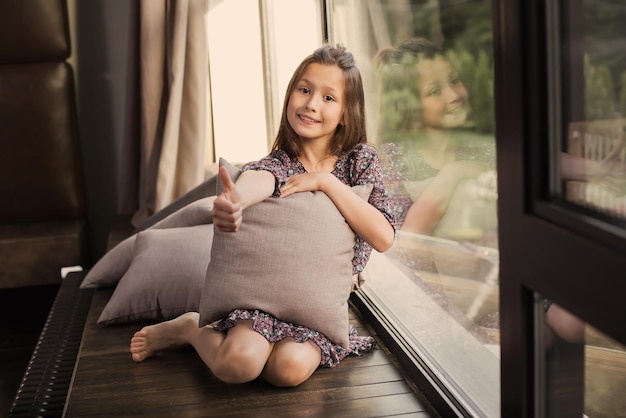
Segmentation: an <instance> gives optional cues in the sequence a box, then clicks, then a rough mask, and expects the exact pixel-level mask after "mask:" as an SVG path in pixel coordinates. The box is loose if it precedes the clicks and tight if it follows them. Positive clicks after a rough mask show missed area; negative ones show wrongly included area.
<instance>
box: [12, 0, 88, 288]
mask: <svg viewBox="0 0 626 418" xmlns="http://www.w3.org/2000/svg"><path fill="white" fill-rule="evenodd" d="M70 52H71V49H70V36H69V24H68V12H67V4H66V1H65V0H0V200H1V203H0V289H1V288H15V287H23V286H35V285H49V284H59V283H60V282H61V274H60V269H61V267H65V266H74V265H83V264H84V256H85V254H88V251H87V248H85V247H86V242H87V240H86V239H85V232H86V222H85V219H86V217H85V204H84V200H85V199H84V191H83V184H82V175H81V172H82V170H81V159H80V149H79V140H78V126H77V117H76V103H75V92H74V75H73V72H72V68H71V66H70V64H69V63H68V62H67V59H68V58H69V56H70Z"/></svg>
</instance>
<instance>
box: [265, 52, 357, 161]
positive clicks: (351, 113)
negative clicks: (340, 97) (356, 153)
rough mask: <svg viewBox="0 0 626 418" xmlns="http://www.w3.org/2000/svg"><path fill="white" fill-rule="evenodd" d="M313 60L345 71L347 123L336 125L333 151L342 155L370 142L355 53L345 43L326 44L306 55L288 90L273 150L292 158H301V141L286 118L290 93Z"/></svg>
mask: <svg viewBox="0 0 626 418" xmlns="http://www.w3.org/2000/svg"><path fill="white" fill-rule="evenodd" d="M313 63H317V64H323V65H336V66H337V67H339V68H340V69H341V70H342V71H343V76H344V79H345V90H344V93H345V98H344V100H345V108H344V115H343V120H344V124H343V125H339V126H337V130H336V131H335V135H334V136H333V139H332V141H331V144H330V152H331V154H332V155H334V156H336V157H341V156H342V155H344V154H346V153H348V152H350V151H351V150H352V149H353V148H354V147H355V146H356V145H357V144H360V143H365V142H367V136H366V132H365V93H364V92H363V80H362V79H361V72H360V71H359V69H358V67H357V66H356V63H355V61H354V57H353V56H352V53H350V52H348V50H347V49H346V48H345V47H344V46H342V45H337V46H331V45H324V46H322V47H320V48H318V49H316V50H315V51H314V52H313V53H312V54H311V55H309V56H308V57H306V58H305V59H304V60H303V61H302V62H301V63H300V65H299V66H298V68H296V71H295V72H294V73H293V76H292V77H291V81H289V85H288V87H287V92H286V93H285V101H284V105H283V112H282V116H281V119H280V127H279V128H278V134H277V135H276V139H275V140H274V144H273V145H272V151H275V150H279V149H280V150H283V151H285V152H286V153H287V155H289V157H291V158H295V157H298V156H299V155H300V154H301V153H302V141H301V140H300V137H299V136H298V134H297V133H296V132H295V131H294V130H293V128H292V127H291V126H290V125H289V122H288V120H287V107H288V105H289V98H290V96H291V93H292V92H293V91H294V89H295V88H296V85H297V83H298V82H299V81H300V78H301V77H302V75H303V74H304V72H305V71H306V69H307V67H308V66H309V64H313Z"/></svg>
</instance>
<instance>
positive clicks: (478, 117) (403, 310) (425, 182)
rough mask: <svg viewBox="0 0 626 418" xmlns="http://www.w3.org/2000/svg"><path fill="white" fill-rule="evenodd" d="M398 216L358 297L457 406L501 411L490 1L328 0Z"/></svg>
mask: <svg viewBox="0 0 626 418" xmlns="http://www.w3.org/2000/svg"><path fill="white" fill-rule="evenodd" d="M329 3H330V5H331V6H330V9H329V14H330V15H331V16H332V19H331V24H332V25H331V33H330V34H331V38H332V39H331V40H332V41H333V42H341V43H343V44H345V45H347V46H348V47H349V48H350V49H351V50H352V51H353V52H354V53H355V54H356V56H357V60H358V62H359V66H360V68H361V69H362V72H363V75H364V78H365V85H366V89H367V91H366V99H367V102H368V107H367V111H368V115H367V116H368V120H369V122H370V125H369V132H368V135H369V139H370V142H373V143H375V144H376V145H377V147H378V148H379V150H380V153H381V155H382V159H383V169H384V173H385V178H386V181H387V189H388V190H389V191H390V193H391V194H392V199H393V202H394V210H395V211H396V216H397V217H398V220H399V221H400V224H401V226H400V230H399V231H398V234H397V238H396V241H395V243H394V245H393V247H392V248H391V249H390V250H389V251H387V252H385V253H384V254H378V253H375V254H374V255H373V256H372V259H371V261H370V263H369V264H368V266H367V268H366V270H365V272H364V274H363V275H362V279H364V280H363V281H362V285H361V289H360V291H359V292H361V294H362V295H363V296H364V298H367V299H368V300H369V301H370V302H371V303H372V304H373V305H375V306H376V307H377V309H380V311H381V312H382V315H383V316H384V317H385V319H386V320H387V321H388V322H389V323H391V325H392V327H393V329H394V332H395V333H396V335H397V336H398V337H399V338H400V339H402V340H403V341H404V343H405V344H406V345H407V347H408V350H409V351H411V352H412V353H415V355H416V356H417V357H418V358H419V359H420V363H421V364H422V365H423V366H424V372H425V373H427V374H428V375H429V376H431V377H432V379H433V381H434V382H435V384H436V385H439V386H440V388H441V389H440V390H441V391H443V392H445V393H447V394H448V395H449V396H450V397H452V398H455V399H456V400H455V401H454V402H456V407H457V409H458V410H459V411H461V410H464V411H465V413H469V414H471V415H474V416H498V415H499V393H500V386H499V370H500V368H499V364H500V361H499V355H500V347H499V315H498V294H499V292H498V273H499V262H498V261H499V255H498V242H497V215H496V204H497V188H496V183H497V178H496V166H495V163H496V154H495V137H494V116H493V113H494V103H493V64H492V15H491V1H489V0H471V1H461V2H459V1H446V0H431V1H391V0H389V1H384V0H378V1H368V2H361V1H350V0H334V1H331V2H329Z"/></svg>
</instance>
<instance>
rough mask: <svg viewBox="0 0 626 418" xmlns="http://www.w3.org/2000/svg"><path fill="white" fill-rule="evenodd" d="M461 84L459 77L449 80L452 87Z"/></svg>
mask: <svg viewBox="0 0 626 418" xmlns="http://www.w3.org/2000/svg"><path fill="white" fill-rule="evenodd" d="M461 83H462V82H461V79H460V78H459V77H455V78H452V79H451V80H450V84H452V85H453V86H458V85H459V84H461Z"/></svg>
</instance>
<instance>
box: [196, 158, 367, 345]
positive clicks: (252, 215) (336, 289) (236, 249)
mask: <svg viewBox="0 0 626 418" xmlns="http://www.w3.org/2000/svg"><path fill="white" fill-rule="evenodd" d="M220 164H222V165H228V163H227V162H225V161H221V162H220ZM353 190H355V191H356V192H357V193H359V195H360V196H361V197H362V198H363V199H367V198H368V197H369V194H370V192H371V190H372V186H371V185H364V186H355V187H353ZM355 239H356V236H355V233H354V231H353V230H352V229H351V228H350V226H349V225H348V223H347V222H346V221H345V219H344V218H343V216H342V215H341V213H340V212H339V210H338V209H337V208H336V207H335V205H334V203H333V202H332V201H331V200H330V198H328V196H326V194H324V193H323V192H302V193H296V194H294V195H291V196H289V197H286V198H268V199H266V200H264V201H263V202H261V203H258V204H256V205H254V206H252V207H250V208H248V209H246V210H245V211H244V214H243V222H242V225H241V228H240V230H239V231H238V232H235V233H228V232H222V231H219V230H218V229H215V231H214V238H213V245H212V247H211V262H210V263H209V266H208V269H207V276H206V281H205V283H204V289H203V293H202V298H201V301H200V325H207V324H209V323H211V322H213V321H215V320H217V319H220V318H222V317H224V316H226V315H227V314H228V313H229V312H231V311H232V310H234V309H236V308H241V309H259V310H261V311H264V312H267V313H270V314H272V315H273V316H275V317H276V318H278V319H280V320H282V321H286V322H292V323H294V324H298V325H304V326H307V327H309V328H312V329H314V330H316V331H319V332H321V333H323V334H324V335H326V336H327V337H328V338H329V339H330V340H331V341H333V342H334V343H336V344H339V345H341V346H343V347H346V348H347V347H348V332H349V324H348V297H349V296H350V291H351V287H352V258H353V256H354V244H355Z"/></svg>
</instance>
